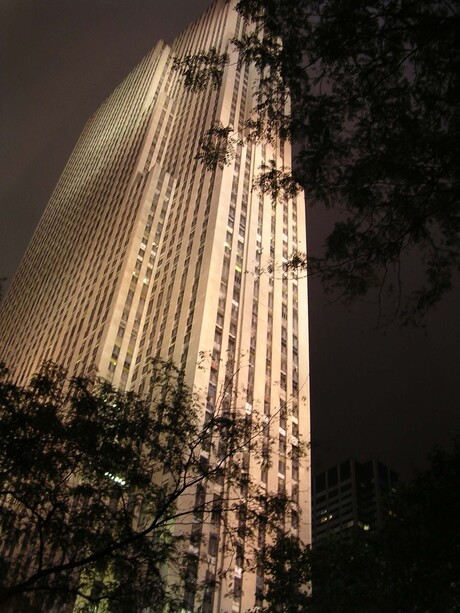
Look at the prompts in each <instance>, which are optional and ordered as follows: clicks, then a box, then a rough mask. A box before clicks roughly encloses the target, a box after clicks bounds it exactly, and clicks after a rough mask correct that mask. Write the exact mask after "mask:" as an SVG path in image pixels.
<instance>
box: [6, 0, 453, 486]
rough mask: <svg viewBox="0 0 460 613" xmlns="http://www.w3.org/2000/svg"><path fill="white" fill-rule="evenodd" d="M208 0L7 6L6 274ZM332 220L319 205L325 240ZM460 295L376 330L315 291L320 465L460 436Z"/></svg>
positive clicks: (397, 455) (399, 455)
mask: <svg viewBox="0 0 460 613" xmlns="http://www.w3.org/2000/svg"><path fill="white" fill-rule="evenodd" d="M209 4H210V0H168V1H167V2H165V1H164V0H161V1H160V0H20V2H18V0H0V63H1V64H0V79H1V81H0V92H1V93H0V122H1V123H0V162H1V163H0V175H1V176H0V277H4V276H6V277H11V276H12V275H13V274H14V270H15V269H16V267H17V265H18V263H19V260H20V258H21V255H22V253H23V252H24V250H25V248H26V246H27V243H28V241H29V239H30V237H31V234H32V232H33V229H34V227H35V226H36V224H37V222H38V220H39V218H40V215H41V213H42V211H43V209H44V206H45V205H46V202H47V200H48V199H49V196H50V195H51V192H52V189H53V187H54V185H55V184H56V182H57V180H58V178H59V175H60V173H61V171H62V169H63V167H64V165H65V162H66V161H67V159H68V157H69V155H70V153H71V151H72V148H73V146H74V144H75V142H76V139H77V138H78V136H79V134H80V132H81V130H82V128H83V126H84V124H85V122H86V120H87V119H88V117H89V116H90V114H91V113H92V112H93V111H94V110H95V109H96V108H97V107H98V106H99V104H100V103H101V102H102V101H103V99H104V98H105V97H106V96H107V95H109V94H110V93H111V91H112V90H113V89H114V87H115V86H116V85H117V84H118V83H119V82H120V81H121V80H122V79H123V77H124V76H125V75H126V74H127V73H128V72H129V71H130V70H131V68H133V67H134V65H135V64H136V63H137V62H138V61H139V60H140V59H141V58H142V57H143V56H144V55H145V53H146V52H147V51H148V50H149V49H151V48H152V47H153V45H154V44H155V42H156V41H157V40H158V39H159V38H163V39H164V40H166V41H169V40H172V38H173V37H174V36H175V35H176V34H178V33H179V32H180V31H181V30H182V29H183V28H184V26H185V25H187V24H188V23H189V22H190V21H191V20H192V19H194V18H195V17H197V16H198V15H199V14H200V13H201V12H202V10H203V9H204V8H206V7H207V6H208V5H209ZM323 228H324V215H323V213H322V211H321V210H320V209H319V208H317V207H314V208H313V210H311V211H309V228H308V230H309V240H310V245H311V246H312V247H313V248H314V249H315V250H316V249H318V248H319V247H320V246H321V241H322V237H323ZM459 313H460V292H459V291H458V287H457V291H456V292H455V293H453V294H451V295H450V296H449V297H448V298H447V299H445V300H444V302H443V303H442V304H441V305H440V306H439V307H438V308H437V309H436V310H435V311H434V312H432V313H431V314H430V315H429V317H428V318H427V319H426V329H425V330H414V329H409V330H401V329H400V328H399V327H398V325H397V324H393V325H392V326H390V327H387V328H386V329H382V328H380V327H378V312H377V309H376V307H375V306H374V305H372V304H369V303H356V304H354V305H353V306H352V307H351V308H346V307H344V306H343V305H340V304H337V303H333V304H329V303H328V301H327V300H326V298H325V296H324V294H323V292H322V290H321V287H320V286H319V285H318V283H317V282H314V283H311V286H310V355H311V405H312V424H313V431H312V443H313V449H314V461H315V465H316V466H317V467H324V468H325V467H327V465H329V464H330V463H333V462H336V461H339V460H341V459H344V458H346V457H349V456H354V457H356V458H357V459H367V458H370V457H377V458H379V459H381V460H383V461H384V462H387V463H388V464H390V465H391V466H392V467H393V468H395V469H396V470H398V471H401V472H402V474H403V476H407V475H409V474H410V472H411V470H412V468H413V467H420V466H422V465H423V461H424V458H425V457H426V455H427V453H428V452H429V451H430V450H431V449H432V447H433V446H434V445H435V444H440V445H446V444H447V443H448V441H449V438H450V436H451V434H453V433H454V432H455V431H457V432H460V408H459V404H460V403H459V395H460V394H459V387H460V386H459V379H460V377H459V372H458V371H459V365H460V359H459V346H460V331H459V330H460V327H459V325H458V321H457V320H458V315H459Z"/></svg>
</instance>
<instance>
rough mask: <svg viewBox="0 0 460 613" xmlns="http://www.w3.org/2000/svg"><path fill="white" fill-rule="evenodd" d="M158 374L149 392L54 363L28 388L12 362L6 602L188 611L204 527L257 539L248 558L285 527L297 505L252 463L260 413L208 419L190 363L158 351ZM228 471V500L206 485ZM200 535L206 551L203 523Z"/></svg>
mask: <svg viewBox="0 0 460 613" xmlns="http://www.w3.org/2000/svg"><path fill="white" fill-rule="evenodd" d="M150 383H151V385H150V388H149V395H148V397H147V398H145V399H142V398H139V397H138V396H136V395H135V394H134V393H123V392H119V391H116V390H114V389H113V388H112V387H111V386H110V385H109V384H107V383H105V382H103V381H96V382H94V381H91V380H88V379H86V378H81V377H76V378H71V379H68V378H67V374H66V372H65V371H64V370H63V369H61V368H59V367H57V366H56V365H53V364H46V365H44V367H43V368H42V370H41V371H40V372H39V373H38V374H36V375H35V376H34V377H33V379H32V381H31V382H30V384H29V385H28V386H26V387H21V386H19V385H17V384H15V383H14V382H13V380H12V378H11V376H10V375H9V373H8V371H7V369H6V368H5V367H3V366H2V368H1V370H0V487H1V491H0V501H1V502H0V526H1V532H0V552H1V553H0V602H1V603H2V605H1V606H2V611H17V610H28V611H34V610H37V611H42V610H50V609H51V608H52V606H54V607H57V608H58V609H59V610H60V611H65V610H67V608H68V607H72V606H74V604H73V603H76V604H75V606H76V610H80V611H82V612H83V611H90V610H93V607H95V606H98V607H99V608H98V610H100V611H106V612H107V613H110V612H113V611H117V612H118V613H120V612H121V613H123V611H130V612H132V611H140V610H142V609H143V608H145V607H151V609H152V610H155V611H157V610H161V609H162V607H163V606H164V605H165V604H167V605H168V607H169V610H170V611H175V610H178V609H179V608H180V606H182V597H183V594H184V587H188V589H189V590H190V589H192V590H198V591H199V587H200V586H199V585H197V584H196V577H193V576H190V573H189V575H187V569H190V568H192V567H196V565H197V561H198V556H199V555H200V554H199V553H195V550H194V552H192V553H190V540H188V538H186V537H184V533H186V534H188V533H189V532H190V525H191V524H193V525H194V526H195V527H200V526H202V525H203V523H206V522H209V521H212V522H213V523H214V524H216V523H217V525H219V526H220V527H219V530H220V532H221V534H223V533H228V537H229V538H227V542H228V543H230V546H232V545H234V546H235V547H236V546H237V545H238V543H239V542H241V539H243V538H244V539H245V547H246V552H245V556H246V557H247V558H248V559H251V558H252V557H253V555H252V554H251V547H252V546H254V547H255V541H256V538H257V534H258V530H259V526H260V524H261V522H263V524H264V526H265V529H266V531H267V534H268V535H269V534H270V533H271V532H273V531H274V530H275V529H276V528H277V527H278V526H279V522H280V518H281V517H282V516H283V514H284V513H286V512H287V510H288V509H289V506H290V505H291V504H292V503H291V502H290V501H289V500H288V499H287V498H286V497H285V496H284V497H283V495H282V494H278V493H276V494H270V493H268V492H266V491H262V490H260V489H259V488H258V487H257V486H256V485H255V484H254V483H253V482H252V480H251V477H250V475H249V473H248V469H247V464H246V463H245V460H244V458H245V457H248V455H249V454H253V455H254V456H255V457H256V458H259V459H260V462H262V461H263V460H262V454H261V450H260V449H259V448H258V446H259V441H260V440H261V438H262V437H261V432H260V430H259V428H260V427H261V426H259V424H258V421H257V417H256V415H255V414H254V415H248V414H247V413H246V412H245V411H244V412H243V415H239V414H238V413H236V412H233V411H230V410H223V409H220V408H217V407H216V410H215V412H214V414H213V415H208V416H207V421H206V423H205V425H204V426H203V423H202V414H203V411H202V408H201V406H200V404H199V402H198V399H197V398H196V397H195V396H194V394H192V392H191V391H190V390H189V389H188V387H187V386H186V385H185V383H184V376H183V373H182V371H180V370H177V369H176V368H175V367H174V366H173V365H172V364H171V363H169V362H162V361H160V360H157V361H153V362H152V374H151V379H150ZM265 425H266V424H265ZM264 440H265V442H266V441H267V437H265V439H264ZM204 450H206V452H205V451H204ZM264 461H266V456H264ZM224 479H225V495H224V493H222V497H221V498H220V499H219V500H218V501H217V502H218V507H217V506H216V500H215V496H214V497H213V496H211V495H208V494H207V489H206V488H207V486H208V485H210V484H213V483H214V484H216V483H217V484H221V483H223V480H224ZM221 491H222V492H224V490H221ZM181 500H182V501H184V500H185V501H186V504H181ZM243 515H244V521H241V519H242V516H243ZM192 539H194V540H193V543H194V547H195V548H196V552H198V551H199V548H200V544H201V543H203V542H204V539H205V537H204V536H203V535H202V533H201V528H200V532H199V533H198V532H196V530H195V532H194V533H193V534H192ZM202 549H206V548H202ZM203 555H206V554H203ZM184 569H185V570H184ZM167 574H169V577H168V579H167V580H166V575H167ZM171 577H172V579H171ZM220 578H221V577H219V576H216V578H215V581H216V582H218V581H219V579H220Z"/></svg>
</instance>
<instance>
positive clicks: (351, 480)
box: [312, 459, 398, 544]
mask: <svg viewBox="0 0 460 613" xmlns="http://www.w3.org/2000/svg"><path fill="white" fill-rule="evenodd" d="M397 480H398V475H397V474H396V473H395V472H394V471H393V470H391V469H390V468H388V466H385V464H382V462H379V461H378V460H370V461H368V462H364V463H360V462H357V461H356V460H353V459H349V460H346V461H345V462H342V463H341V464H338V465H337V466H333V467H332V468H329V469H328V470H325V471H324V472H321V473H319V474H317V475H314V476H313V479H312V520H313V526H312V527H313V544H315V543H318V542H319V541H321V540H322V539H324V538H326V537H327V536H332V535H334V534H340V535H343V536H346V534H347V533H350V531H351V530H352V529H353V528H361V529H362V530H375V529H378V528H381V527H382V524H383V520H384V517H385V513H386V510H387V503H386V501H387V499H388V494H389V493H390V491H391V489H392V488H393V487H394V485H395V483H396V482H397Z"/></svg>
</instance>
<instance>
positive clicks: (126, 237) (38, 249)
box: [0, 0, 310, 613]
mask: <svg viewBox="0 0 460 613" xmlns="http://www.w3.org/2000/svg"><path fill="white" fill-rule="evenodd" d="M235 4H236V1H235V0H231V1H228V0H227V1H226V0H217V1H216V2H215V3H213V4H212V6H211V7H210V8H209V9H208V10H207V11H206V12H205V13H204V14H203V16H202V17H201V18H200V19H198V20H197V21H196V22H194V23H192V24H191V25H190V26H189V27H188V28H187V29H186V30H185V31H184V32H183V33H182V34H181V35H180V36H178V37H177V39H176V40H175V41H174V42H173V43H172V44H171V45H168V44H166V43H164V42H163V41H160V42H158V43H157V45H156V46H155V48H154V49H153V51H152V52H151V53H149V54H148V55H147V57H145V59H144V60H143V61H142V62H141V63H140V64H139V65H138V66H137V67H136V68H135V69H134V70H133V71H132V72H131V74H130V75H129V76H128V77H127V78H126V79H125V80H124V81H123V83H121V85H120V86H119V87H117V89H116V90H115V91H114V92H113V93H112V95H111V96H110V97H109V98H108V99H107V100H106V101H105V102H104V103H103V104H102V106H101V107H100V108H99V110H97V111H96V113H95V114H94V115H93V116H92V117H91V118H90V120H89V121H88V123H87V125H86V127H85V129H84V131H83V133H82V135H81V137H80V139H79V140H78V143H77V145H76V147H75V149H74V151H73V153H72V156H71V157H70V159H69V161H68V163H67V165H66V167H65V169H64V172H63V174H62V176H61V178H60V180H59V182H58V184H57V186H56V188H55V190H54V193H53V194H52V196H51V199H50V201H49V204H48V206H47V208H46V210H45V212H44V214H43V217H42V219H41V221H40V223H39V225H38V227H37V229H36V231H35V233H34V235H33V238H32V240H31V243H30V245H29V247H28V249H27V252H26V254H25V255H24V257H23V260H22V262H21V264H20V267H19V269H18V271H17V274H16V276H15V279H14V281H13V283H12V285H11V287H10V289H9V291H8V294H7V296H6V298H5V300H4V303H3V305H2V310H1V314H0V359H2V360H3V361H5V362H6V364H7V365H8V366H9V367H10V369H11V370H12V372H13V373H14V376H15V378H16V379H17V380H18V381H21V382H26V381H27V380H28V379H29V378H30V376H31V374H32V373H33V372H35V371H36V370H37V369H38V368H39V366H40V364H41V363H42V362H43V361H44V360H53V361H55V362H58V363H60V364H63V365H64V366H66V367H67V368H68V369H69V371H70V372H71V373H90V372H97V373H98V374H99V375H100V376H102V377H104V378H105V379H107V380H109V381H111V382H112V383H113V384H114V385H115V386H117V387H119V388H121V389H134V390H135V391H137V392H139V393H141V394H142V393H147V392H148V390H149V369H150V368H151V362H150V360H149V358H151V357H153V356H155V355H160V356H162V357H163V358H166V359H171V360H173V361H174V362H175V363H176V364H177V365H178V366H180V367H182V368H183V369H184V370H185V372H186V376H187V381H188V382H189V384H190V385H191V386H193V387H194V388H195V389H196V390H198V391H199V392H200V393H202V397H203V420H205V419H206V413H207V412H208V413H212V412H213V411H214V409H215V405H216V402H217V400H216V399H217V398H218V396H219V390H221V389H222V386H223V384H224V380H225V375H226V372H225V371H226V365H227V364H228V363H232V364H233V382H234V386H235V387H236V389H238V390H241V393H240V394H239V396H238V398H237V399H236V400H235V402H236V403H237V407H238V408H240V409H241V410H242V411H247V412H250V411H252V409H253V407H255V406H256V404H257V406H259V407H262V408H261V412H263V413H264V414H265V416H266V418H267V421H268V423H270V429H271V435H272V436H273V437H274V439H276V441H277V448H275V449H274V456H273V462H272V466H271V467H270V468H269V469H268V470H267V469H265V470H262V471H261V469H260V467H259V466H258V464H256V462H255V459H252V458H249V460H248V461H249V470H250V471H252V473H253V475H254V476H256V477H257V479H258V480H259V481H260V483H261V484H262V485H263V486H264V487H266V488H267V489H268V490H271V491H276V490H277V489H279V488H281V487H282V488H285V489H286V491H287V492H288V494H290V495H292V496H293V497H294V498H295V499H297V501H298V504H299V508H300V510H301V514H300V520H299V523H298V525H297V523H296V525H289V523H288V524H287V529H290V530H291V532H292V533H294V534H297V535H299V537H300V538H301V539H302V540H303V541H304V542H309V541H310V492H309V490H310V487H309V483H310V474H309V469H308V468H309V467H308V461H305V462H301V463H300V464H299V463H298V462H297V461H295V460H294V461H293V460H292V459H291V455H290V450H291V446H292V445H294V446H295V445H296V444H297V439H298V437H299V436H301V437H302V438H303V439H304V440H307V441H308V440H309V438H310V423H309V364H308V321H307V286H306V279H302V278H299V279H292V278H287V276H286V275H284V274H283V273H278V272H276V270H277V269H278V267H275V272H270V273H269V272H263V273H262V274H261V271H263V270H265V271H266V270H267V269H268V270H273V268H270V267H269V264H270V263H271V262H272V261H274V262H276V263H280V264H281V263H282V262H283V261H285V260H286V259H287V258H288V256H289V254H290V253H291V252H293V251H295V250H300V251H305V250H306V246H305V236H306V226H305V205H304V197H303V194H302V193H300V194H299V195H298V196H297V197H294V198H289V199H285V198H281V199H280V201H279V202H277V204H276V206H274V204H273V202H272V200H271V196H270V195H264V194H261V193H260V192H259V191H257V190H254V189H252V187H253V181H254V178H255V176H257V174H258V172H259V168H260V166H261V165H262V164H263V163H264V162H268V161H269V160H271V159H273V160H275V161H276V164H277V166H278V167H281V166H284V167H285V168H289V167H290V165H291V149H290V145H289V144H288V143H282V142H277V143H274V144H273V143H263V142H261V143H250V142H246V141H244V139H243V140H241V141H240V142H238V143H237V144H235V151H234V156H233V157H232V159H231V160H229V163H228V164H227V165H225V166H224V167H223V168H220V167H217V168H216V169H215V170H209V169H207V168H206V167H205V165H204V164H203V163H202V162H201V161H199V160H197V153H198V152H199V150H200V139H201V138H202V137H203V135H204V133H205V132H206V130H208V129H209V128H210V127H212V126H214V125H216V124H222V125H224V126H227V125H232V126H233V127H234V130H235V133H237V134H238V135H239V137H241V135H243V136H244V121H245V120H246V119H247V118H248V116H249V113H250V110H251V108H253V106H254V84H255V83H256V81H257V75H256V71H255V69H254V68H253V67H252V66H248V65H243V66H242V67H238V65H237V62H236V59H237V58H236V55H235V51H234V50H232V46H231V44H230V41H231V39H232V38H234V37H235V36H236V37H238V36H241V34H242V32H243V28H244V24H243V21H242V20H241V19H240V17H239V16H238V14H237V13H236V12H235V10H234V7H235ZM213 47H215V48H216V49H217V50H218V51H219V52H224V51H227V52H228V53H229V54H230V61H229V63H228V65H227V66H226V68H225V70H224V75H223V79H222V83H221V85H220V87H219V88H217V89H213V88H212V87H211V86H207V87H205V88H204V89H203V90H202V91H200V92H193V91H189V90H187V89H186V88H185V87H184V83H183V78H182V77H181V75H180V74H179V72H178V71H177V70H175V69H174V66H173V61H174V58H179V59H180V58H184V57H185V56H187V55H193V54H196V53H197V52H203V51H206V50H209V49H211V48H213ZM207 355H209V359H207V358H205V359H204V360H203V356H207ZM199 362H202V364H201V366H202V367H201V368H199V369H198V368H197V364H198V363H199ZM285 405H286V406H287V407H288V410H287V411H282V410H281V411H280V407H281V406H285ZM268 418H270V419H268ZM203 453H204V454H205V453H206V452H205V451H203ZM215 487H216V488H218V487H220V486H217V485H216V486H215ZM208 495H209V496H212V495H213V492H208ZM208 530H211V528H208ZM217 559H218V558H217ZM217 559H215V558H212V559H211V560H210V562H209V564H210V566H208V567H207V568H206V569H204V568H201V567H200V568H199V569H198V573H199V575H200V576H203V577H204V576H205V571H206V572H207V573H210V576H211V578H212V576H214V573H215V572H218V571H219V568H218V567H217V564H218V562H217ZM260 580H261V578H260V577H259V578H258V577H257V576H256V575H255V574H251V573H241V569H240V568H239V567H238V566H237V565H236V566H235V567H234V570H233V571H232V576H231V577H230V578H229V579H228V580H227V582H225V581H224V582H222V584H221V585H220V586H217V587H216V588H215V593H211V594H210V593H209V591H208V593H207V601H206V603H205V604H204V606H202V608H200V610H202V611H219V613H221V612H223V611H228V612H230V611H246V610H247V609H249V608H251V607H253V606H254V603H255V593H256V583H257V582H260ZM230 585H231V586H233V587H231V589H229V586H230ZM187 598H188V600H187V606H188V610H198V606H201V604H200V603H199V602H198V600H197V599H195V598H194V595H193V594H189V595H188V596H187Z"/></svg>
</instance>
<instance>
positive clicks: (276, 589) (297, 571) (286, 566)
mask: <svg viewBox="0 0 460 613" xmlns="http://www.w3.org/2000/svg"><path fill="white" fill-rule="evenodd" d="M260 564H261V566H262V568H263V570H264V574H265V576H266V580H265V581H264V588H263V599H264V602H265V606H264V607H262V608H261V611H262V613H263V612H265V611H266V612H267V613H269V612H271V611H279V612H280V613H300V612H302V611H308V610H309V608H308V607H309V606H310V603H311V594H310V591H309V588H310V587H311V585H310V584H311V549H310V547H306V546H304V545H303V544H302V543H301V542H300V541H299V539H297V538H295V537H293V536H291V535H289V534H283V533H279V534H278V535H277V538H276V539H275V541H274V542H273V544H271V545H268V546H267V547H265V549H264V550H263V552H262V555H261V557H260Z"/></svg>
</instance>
